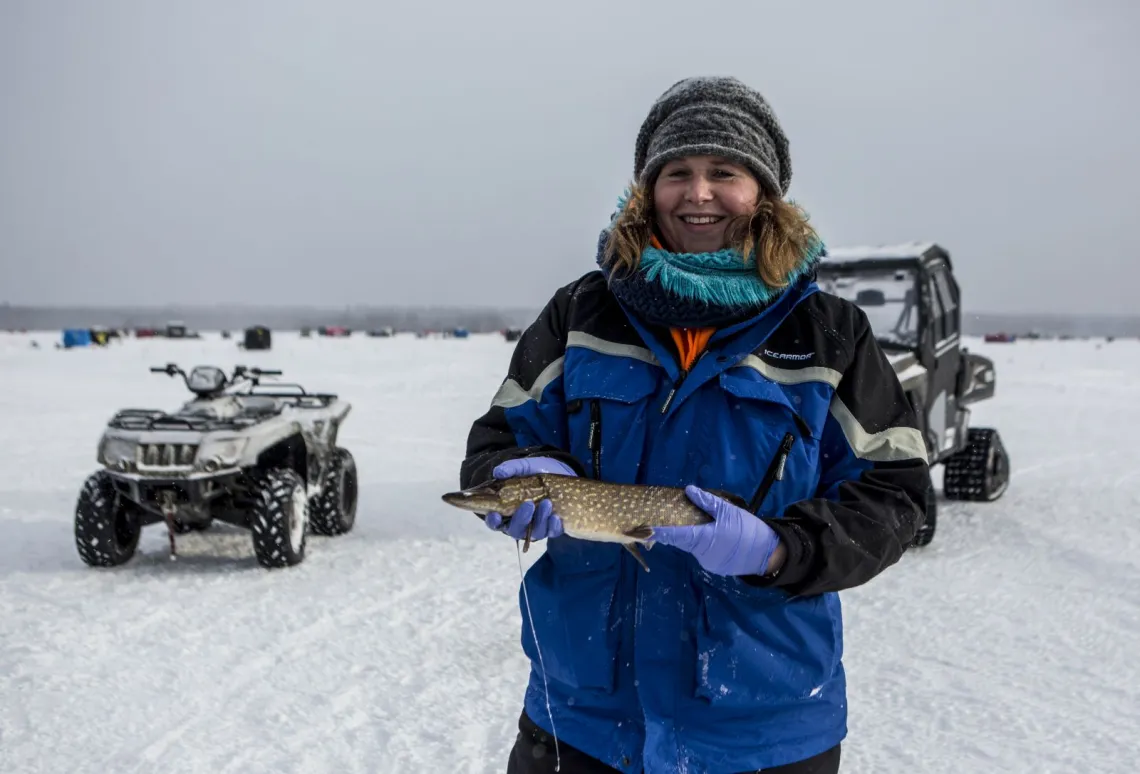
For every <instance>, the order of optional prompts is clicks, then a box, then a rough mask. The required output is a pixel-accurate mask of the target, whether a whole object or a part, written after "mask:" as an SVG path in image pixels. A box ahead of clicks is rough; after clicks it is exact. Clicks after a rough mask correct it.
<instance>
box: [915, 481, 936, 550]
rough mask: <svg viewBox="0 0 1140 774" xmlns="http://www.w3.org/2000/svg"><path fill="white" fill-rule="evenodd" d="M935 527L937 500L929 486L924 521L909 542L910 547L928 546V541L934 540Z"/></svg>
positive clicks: (932, 488) (932, 487) (932, 486)
mask: <svg viewBox="0 0 1140 774" xmlns="http://www.w3.org/2000/svg"><path fill="white" fill-rule="evenodd" d="M937 527H938V499H937V497H936V495H935V492H934V484H931V485H930V489H928V490H926V520H925V521H923V523H922V526H921V527H919V528H918V531H917V532H915V533H914V540H912V541H911V545H913V546H917V547H919V548H921V547H922V546H928V545H930V541H931V540H934V530H935V529H937Z"/></svg>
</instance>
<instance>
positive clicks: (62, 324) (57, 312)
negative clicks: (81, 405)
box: [0, 304, 538, 333]
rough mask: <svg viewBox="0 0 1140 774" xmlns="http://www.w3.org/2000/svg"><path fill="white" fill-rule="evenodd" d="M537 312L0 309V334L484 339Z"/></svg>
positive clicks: (449, 309) (520, 324)
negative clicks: (173, 328) (174, 325)
mask: <svg viewBox="0 0 1140 774" xmlns="http://www.w3.org/2000/svg"><path fill="white" fill-rule="evenodd" d="M537 314H538V310H537V309H535V310H527V309H487V308H468V309H464V308H458V307H456V308H452V307H441V308H434V307H423V308H386V307H349V308H347V309H346V308H340V309H320V308H311V307H283V306H282V307H206V306H198V307H189V306H186V307H178V306H171V307H110V306H107V307H44V306H11V305H3V304H0V330H12V329H16V330H18V329H20V328H26V329H28V330H56V329H61V330H62V329H64V328H98V327H105V328H116V329H120V330H121V329H135V328H164V327H166V324H167V323H169V322H173V321H178V322H181V323H183V324H185V325H186V327H187V328H189V329H191V330H196V331H217V330H231V331H237V330H242V329H244V328H248V327H249V326H252V325H264V326H266V327H268V328H270V329H272V330H299V329H300V328H312V329H314V330H315V329H317V328H320V327H322V326H337V327H346V328H351V329H352V330H354V331H367V330H377V329H380V328H387V327H391V328H395V329H396V330H400V331H425V330H434V331H439V330H451V329H454V328H460V327H462V328H466V329H467V330H469V331H472V332H473V333H487V332H492V331H499V330H503V329H505V328H523V327H526V326H527V325H530V323H531V322H532V321H533V320H534V318H535V316H536V315H537Z"/></svg>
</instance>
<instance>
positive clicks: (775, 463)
mask: <svg viewBox="0 0 1140 774" xmlns="http://www.w3.org/2000/svg"><path fill="white" fill-rule="evenodd" d="M795 442H796V436H795V435H793V434H792V433H784V438H783V440H782V441H780V448H779V449H778V450H777V451H776V456H775V457H773V458H772V461H771V462H770V463H768V470H767V471H765V472H764V478H763V480H761V482H760V488H759V489H757V490H756V494H755V495H754V496H753V497H752V502H750V503H749V504H748V510H749V511H751V512H752V513H756V512H757V511H759V510H760V506H761V505H763V504H764V498H766V497H767V496H768V492H769V491H770V490H771V489H772V485H773V484H774V483H776V482H777V481H783V480H784V468H785V467H786V466H787V464H788V455H789V454H791V453H792V446H793V445H794V444H795Z"/></svg>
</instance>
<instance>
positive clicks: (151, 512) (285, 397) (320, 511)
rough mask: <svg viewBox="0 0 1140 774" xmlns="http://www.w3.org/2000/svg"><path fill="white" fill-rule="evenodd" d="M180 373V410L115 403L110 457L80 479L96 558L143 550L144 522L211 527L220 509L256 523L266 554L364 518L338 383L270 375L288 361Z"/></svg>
mask: <svg viewBox="0 0 1140 774" xmlns="http://www.w3.org/2000/svg"><path fill="white" fill-rule="evenodd" d="M150 370H151V371H152V372H155V373H162V374H166V375H168V376H171V377H175V376H180V377H182V379H183V380H184V382H185V384H186V387H187V388H188V389H189V390H190V391H191V392H192V393H194V396H195V397H194V398H193V400H190V401H189V402H187V403H185V404H184V405H183V406H182V407H181V408H179V409H178V410H176V411H174V412H173V413H166V412H164V411H160V410H156V409H140V408H130V409H124V410H122V411H119V412H118V413H116V414H115V415H114V416H113V417H112V418H111V420H110V422H108V424H107V428H106V430H105V431H104V433H103V437H102V439H101V440H100V441H99V447H98V462H99V464H100V466H101V468H100V469H99V470H97V471H96V472H95V473H93V474H92V475H91V476H90V477H89V478H88V479H87V480H86V481H85V482H84V484H83V487H82V489H81V491H80V493H79V500H78V503H77V504H76V509H75V544H76V548H77V549H78V551H79V556H80V558H81V559H82V560H83V561H84V562H86V563H87V564H89V565H92V566H103V567H110V566H115V565H120V564H123V563H124V562H126V561H127V560H128V559H130V558H131V556H132V555H133V554H134V553H135V549H136V547H137V546H138V541H139V535H140V533H141V532H142V528H143V527H145V526H148V525H151V524H164V525H165V527H166V529H167V532H168V534H169V536H170V550H171V557H172V558H173V557H174V556H175V552H176V545H175V536H176V535H178V534H182V533H186V532H189V531H190V530H204V529H207V528H208V527H209V526H210V524H211V522H212V521H214V520H215V519H216V520H218V521H223V522H226V523H228V524H233V525H235V526H238V527H242V528H245V529H248V530H249V531H250V534H251V535H252V538H253V548H254V553H255V554H256V556H257V561H258V562H259V563H260V564H261V565H262V566H264V567H286V566H290V565H295V564H298V563H300V562H301V561H303V559H304V557H305V544H306V534H307V533H308V532H309V531H311V532H314V533H316V534H318V535H340V534H343V533H346V532H348V531H350V530H351V529H352V527H353V524H354V523H355V520H356V500H357V479H356V463H355V461H354V459H353V457H352V454H351V453H350V452H349V451H348V450H347V449H343V448H340V447H338V446H337V445H336V443H337V432H338V430H339V429H340V426H341V423H342V422H343V421H344V419H345V416H346V415H347V414H348V412H349V409H350V408H351V406H350V405H349V404H348V403H346V402H345V401H343V400H341V399H340V398H339V397H338V396H336V395H334V394H329V393H312V392H308V391H306V390H305V389H304V388H303V387H301V386H300V385H298V384H286V383H281V382H274V383H271V384H262V383H261V381H262V379H264V378H266V377H271V376H279V375H280V374H281V372H280V371H270V370H264V369H258V368H246V367H245V366H240V365H239V366H237V367H235V368H234V370H233V373H232V374H231V375H230V376H228V377H227V376H226V373H225V372H224V371H223V370H222V369H220V368H217V367H214V366H198V367H196V368H194V369H193V370H191V371H190V373H189V374H187V373H186V372H184V371H183V370H182V369H181V368H179V367H178V366H177V365H175V364H174V363H168V364H167V365H165V366H161V367H155V368H151V369H150Z"/></svg>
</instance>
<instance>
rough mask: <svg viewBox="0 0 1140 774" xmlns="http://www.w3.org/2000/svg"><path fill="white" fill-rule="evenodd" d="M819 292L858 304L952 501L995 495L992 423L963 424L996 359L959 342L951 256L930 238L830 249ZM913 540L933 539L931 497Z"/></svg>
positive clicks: (987, 387)
mask: <svg viewBox="0 0 1140 774" xmlns="http://www.w3.org/2000/svg"><path fill="white" fill-rule="evenodd" d="M818 284H819V286H820V288H822V289H823V290H825V291H827V292H829V293H833V294H835V295H837V296H842V297H843V298H846V299H848V300H850V301H852V302H854V303H855V304H857V305H858V306H859V307H860V308H862V310H863V311H864V312H865V313H866V314H867V317H868V319H869V320H870V322H871V328H872V330H873V331H874V333H875V338H876V340H877V341H878V342H879V345H880V346H881V347H882V348H883V350H884V351H885V352H886V354H887V357H888V359H889V360H890V361H891V364H892V365H893V366H894V369H895V373H897V374H898V377H899V380H900V381H901V382H902V385H903V388H904V389H905V390H906V393H907V396H908V397H909V398H910V400H911V403H912V405H913V406H914V408H915V411H916V412H917V414H918V418H919V426H920V429H921V431H922V434H923V437H924V438H925V439H926V448H927V452H928V453H929V455H930V456H929V459H930V464H931V465H937V464H939V463H941V464H942V465H943V467H944V477H943V494H944V495H945V496H946V498H947V499H950V500H996V499H997V498H999V497H1001V496H1002V494H1003V493H1004V492H1005V490H1006V488H1007V487H1008V486H1009V475H1010V468H1009V456H1008V454H1007V453H1006V450H1005V447H1004V446H1003V444H1002V442H1001V437H1000V436H999V435H998V431H997V430H995V429H992V428H985V427H970V425H969V422H970V408H969V407H970V406H971V405H972V404H975V403H977V402H979V401H982V400H987V399H989V398H992V397H993V395H994V388H995V373H994V364H993V361H992V360H990V359H989V358H986V357H982V356H981V355H977V354H974V353H972V352H969V351H967V350H966V348H964V347H963V346H962V342H961V338H962V312H961V304H960V300H959V299H960V292H959V287H958V283H957V282H956V281H955V279H954V273H953V266H952V264H951V262H950V254H949V253H948V252H947V251H946V250H945V249H943V248H942V247H940V246H938V245H936V244H932V243H925V244H923V243H912V244H904V245H896V246H882V247H853V248H838V249H832V250H829V251H828V255H827V257H826V258H825V259H824V261H823V263H822V264H821V266H820V268H819V272H818ZM930 502H931V509H930V511H929V512H928V513H927V517H926V524H925V525H924V526H923V528H922V529H921V530H920V531H919V534H918V535H917V536H916V538H915V545H926V544H928V543H930V541H931V540H932V539H933V538H934V531H935V527H936V524H937V510H936V507H935V505H934V498H933V497H932V498H930Z"/></svg>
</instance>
